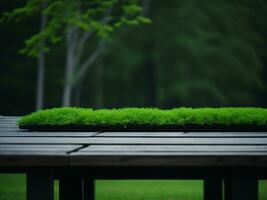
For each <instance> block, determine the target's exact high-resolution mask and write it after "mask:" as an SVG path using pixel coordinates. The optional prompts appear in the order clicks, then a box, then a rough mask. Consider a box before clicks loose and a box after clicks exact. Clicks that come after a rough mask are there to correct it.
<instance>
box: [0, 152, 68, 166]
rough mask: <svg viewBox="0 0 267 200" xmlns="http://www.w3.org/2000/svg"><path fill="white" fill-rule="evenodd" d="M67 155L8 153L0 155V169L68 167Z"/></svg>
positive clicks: (56, 153) (53, 153)
mask: <svg viewBox="0 0 267 200" xmlns="http://www.w3.org/2000/svg"><path fill="white" fill-rule="evenodd" d="M68 164H69V162H68V157H67V156H66V153H58V152H35V153H34V154H33V153H32V152H31V153H30V154H29V153H27V152H24V153H23V152H21V153H19V154H18V153H17V152H16V153H13V152H6V154H5V155H0V167H33V166H40V167H47V166H68Z"/></svg>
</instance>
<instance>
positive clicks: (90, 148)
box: [0, 116, 267, 167]
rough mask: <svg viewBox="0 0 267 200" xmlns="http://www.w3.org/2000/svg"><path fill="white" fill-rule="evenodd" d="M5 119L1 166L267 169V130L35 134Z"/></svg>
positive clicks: (0, 122)
mask: <svg viewBox="0 0 267 200" xmlns="http://www.w3.org/2000/svg"><path fill="white" fill-rule="evenodd" d="M18 119H19V118H18V117H3V116H1V117H0V167H1V166H179V167H181V166H194V167H195V166H205V167H210V166H227V167H228V166H264V167H266V166H267V133H266V132H29V131H22V130H20V129H18V127H17V125H16V122H17V120H18Z"/></svg>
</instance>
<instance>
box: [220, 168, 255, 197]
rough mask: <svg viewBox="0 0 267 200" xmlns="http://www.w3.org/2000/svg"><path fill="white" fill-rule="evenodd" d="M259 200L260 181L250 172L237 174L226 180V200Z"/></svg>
mask: <svg viewBox="0 0 267 200" xmlns="http://www.w3.org/2000/svg"><path fill="white" fill-rule="evenodd" d="M241 199H242V200H258V179H257V177H256V176H255V174H253V173H250V172H235V173H232V175H231V176H230V177H228V178H227V179H225V200H241Z"/></svg>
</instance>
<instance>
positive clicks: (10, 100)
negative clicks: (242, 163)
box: [0, 0, 267, 115]
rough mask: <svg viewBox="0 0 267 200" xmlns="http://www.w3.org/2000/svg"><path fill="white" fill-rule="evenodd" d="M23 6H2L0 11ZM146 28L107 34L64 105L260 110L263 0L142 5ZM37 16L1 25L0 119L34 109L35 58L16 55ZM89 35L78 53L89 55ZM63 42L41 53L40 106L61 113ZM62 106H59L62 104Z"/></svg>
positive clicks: (16, 1) (148, 0) (263, 95)
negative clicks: (239, 107)
mask: <svg viewBox="0 0 267 200" xmlns="http://www.w3.org/2000/svg"><path fill="white" fill-rule="evenodd" d="M24 4H25V1H21V0H1V2H0V9H1V10H0V13H3V12H5V11H11V10H13V9H14V8H17V7H19V6H22V5H24ZM140 5H141V6H142V7H143V11H142V12H143V15H144V16H147V17H148V18H149V19H151V24H140V25H138V26H124V27H122V28H120V29H118V30H116V31H114V32H113V33H112V34H111V35H110V37H109V39H108V40H107V41H106V42H105V43H106V44H105V46H103V48H102V49H101V51H99V52H97V53H98V54H97V57H96V59H95V60H94V62H93V63H92V65H91V66H90V68H89V69H88V70H86V72H84V73H83V77H84V78H83V79H81V80H80V81H78V82H77V83H75V85H73V90H72V93H71V99H70V102H69V105H71V106H82V107H93V108H117V107H160V108H172V107H180V106H191V107H202V106H216V107H221V106H261V107H266V106H267V23H266V20H267V1H265V0H253V1H252V0H242V1H240V0H216V1H214V0H206V1H200V0H168V1H166V0H143V1H140ZM38 31H40V13H39V14H38V13H37V14H36V15H35V16H34V17H31V18H29V19H28V20H25V21H20V22H18V23H15V22H8V21H4V22H2V23H1V24H0V34H1V37H0V41H1V50H0V111H1V112H0V114H1V115H21V114H25V113H29V112H32V111H34V110H35V109H36V85H37V65H38V59H37V58H31V57H27V56H25V55H21V54H19V53H18V51H19V50H20V49H21V48H23V46H24V41H25V39H27V38H29V37H30V36H32V35H33V34H35V33H37V32H38ZM99 40H100V39H99V38H98V37H96V36H92V38H91V40H90V42H88V43H86V45H85V47H84V48H85V50H84V52H85V54H84V55H83V56H86V54H87V52H88V54H90V55H92V54H93V53H94V52H96V49H97V43H98V41H99ZM65 56H66V43H65V42H64V41H62V42H60V43H58V44H56V45H54V46H52V47H51V51H49V52H47V53H45V78H44V97H43V105H42V106H41V107H43V108H50V107H60V106H62V105H64V103H63V100H62V98H63V90H64V86H65V84H66V82H65V81H64V76H65V64H66V63H65V61H66V58H65ZM65 105H66V104H65Z"/></svg>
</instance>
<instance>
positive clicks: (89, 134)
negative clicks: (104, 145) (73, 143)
mask: <svg viewBox="0 0 267 200" xmlns="http://www.w3.org/2000/svg"><path fill="white" fill-rule="evenodd" d="M95 135H97V132H28V131H20V132H18V131H17V132H16V131H10V132H2V133H1V132H0V137H92V136H95Z"/></svg>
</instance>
